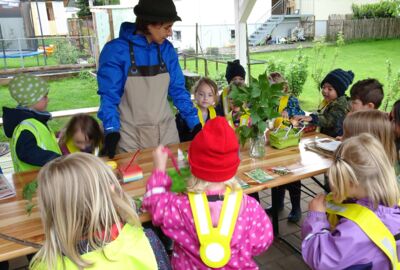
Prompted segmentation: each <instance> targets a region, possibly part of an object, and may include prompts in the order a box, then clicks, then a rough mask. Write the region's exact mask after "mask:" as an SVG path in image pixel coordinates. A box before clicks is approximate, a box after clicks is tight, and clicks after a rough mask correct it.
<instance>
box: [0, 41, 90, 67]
mask: <svg viewBox="0 0 400 270" xmlns="http://www.w3.org/2000/svg"><path fill="white" fill-rule="evenodd" d="M95 42H96V40H95V38H94V37H92V36H47V37H43V38H42V37H35V38H14V39H0V69H9V68H25V67H33V66H55V65H62V64H86V63H94V62H95V60H94V54H95V53H94V50H95ZM27 43H29V44H35V46H34V47H32V48H29V49H27V48H25V47H24V46H23V44H27Z"/></svg>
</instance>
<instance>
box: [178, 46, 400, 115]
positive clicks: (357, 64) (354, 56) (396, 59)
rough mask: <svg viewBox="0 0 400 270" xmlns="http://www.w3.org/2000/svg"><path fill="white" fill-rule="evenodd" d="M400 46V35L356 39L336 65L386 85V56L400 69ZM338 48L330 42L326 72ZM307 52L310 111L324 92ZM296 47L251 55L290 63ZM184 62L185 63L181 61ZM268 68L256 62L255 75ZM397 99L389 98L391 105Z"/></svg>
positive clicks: (305, 101) (305, 98)
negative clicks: (395, 37)
mask: <svg viewBox="0 0 400 270" xmlns="http://www.w3.org/2000/svg"><path fill="white" fill-rule="evenodd" d="M396 48H400V39H392V40H370V41H364V42H353V43H350V44H346V45H345V46H343V47H342V48H341V49H340V53H339V56H338V58H337V60H336V64H335V66H334V67H333V69H334V68H342V69H344V70H352V71H353V72H354V74H355V78H354V82H356V81H358V80H361V79H366V78H369V77H372V78H376V79H378V80H379V81H380V82H382V83H383V84H384V85H387V81H386V73H387V71H386V64H385V62H386V59H389V60H391V62H392V69H393V71H398V70H400V53H399V50H398V49H396ZM334 50H335V48H334V47H332V46H330V47H328V48H327V52H326V53H327V55H328V57H327V59H328V61H327V64H326V65H325V66H326V70H325V72H329V70H328V68H329V67H330V62H331V61H332V58H333V54H334ZM303 51H304V55H307V56H309V57H310V58H309V65H308V66H309V68H308V71H309V75H308V78H307V81H306V83H305V85H304V88H303V93H302V94H301V95H300V98H299V99H300V105H301V106H302V108H303V109H305V110H306V111H313V110H315V109H316V108H317V106H318V103H319V101H320V94H319V92H318V89H317V88H316V86H315V84H314V82H313V80H312V78H311V75H310V74H311V68H312V66H313V64H314V59H312V57H311V56H312V52H313V51H312V49H311V48H307V49H303ZM296 53H297V52H296V50H290V51H279V52H266V53H253V54H251V59H259V60H268V59H271V58H274V59H279V60H281V61H283V62H286V63H289V62H290V61H291V60H292V59H293V58H294V57H295V55H296ZM181 66H183V64H182V65H181ZM218 68H219V71H220V73H221V72H225V68H226V65H221V64H219V65H218ZM188 69H189V70H192V71H194V70H195V67H194V61H190V62H189V61H188ZM208 69H209V72H210V76H211V77H215V76H217V77H218V76H220V75H218V73H217V72H216V70H215V64H214V63H212V64H209V67H208ZM264 71H265V65H252V67H251V73H252V76H258V75H259V74H261V73H263V72H264ZM199 72H200V73H202V72H203V74H204V63H203V61H199ZM392 103H393V102H389V104H390V105H391V104H392Z"/></svg>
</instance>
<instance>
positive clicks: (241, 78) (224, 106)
mask: <svg viewBox="0 0 400 270" xmlns="http://www.w3.org/2000/svg"><path fill="white" fill-rule="evenodd" d="M225 78H226V81H227V82H228V86H227V87H225V88H224V89H223V90H222V93H221V96H220V99H219V102H218V105H217V106H216V107H215V109H216V110H217V113H218V115H225V116H227V115H228V114H229V112H230V111H231V108H230V105H229V99H228V94H229V90H230V86H229V85H231V84H232V83H234V84H235V85H244V82H245V79H246V70H245V69H244V67H243V66H242V65H241V64H240V61H239V59H236V60H233V61H232V62H228V65H227V66H226V72H225Z"/></svg>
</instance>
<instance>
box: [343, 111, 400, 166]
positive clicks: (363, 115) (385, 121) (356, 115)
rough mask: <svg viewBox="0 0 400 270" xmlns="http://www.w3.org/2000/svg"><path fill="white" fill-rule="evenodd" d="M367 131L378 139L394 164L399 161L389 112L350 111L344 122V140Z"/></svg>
mask: <svg viewBox="0 0 400 270" xmlns="http://www.w3.org/2000/svg"><path fill="white" fill-rule="evenodd" d="M363 132H367V133H369V134H371V135H372V136H374V137H375V138H376V139H378V140H379V141H380V142H381V144H382V145H383V148H384V149H385V152H386V154H387V156H388V158H389V161H390V163H391V164H392V166H393V165H394V164H395V163H396V162H397V154H396V145H395V134H394V127H393V125H392V123H391V122H390V120H389V116H388V114H387V113H384V112H381V111H378V110H366V111H357V112H353V113H349V114H348V115H347V116H346V118H345V119H344V122H343V140H345V139H347V138H350V137H353V136H356V135H359V134H361V133H363Z"/></svg>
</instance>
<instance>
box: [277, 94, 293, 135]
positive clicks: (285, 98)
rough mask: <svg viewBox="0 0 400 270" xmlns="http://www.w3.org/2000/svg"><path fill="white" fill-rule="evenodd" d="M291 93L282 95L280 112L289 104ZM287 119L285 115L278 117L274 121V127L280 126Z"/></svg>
mask: <svg viewBox="0 0 400 270" xmlns="http://www.w3.org/2000/svg"><path fill="white" fill-rule="evenodd" d="M289 97H290V96H289V95H285V96H281V98H280V100H279V107H278V112H279V113H280V114H281V113H282V112H283V110H284V109H285V108H286V107H287V104H288V102H289ZM283 120H285V119H284V118H283V117H281V116H280V117H277V118H276V119H275V122H274V128H278V127H279V125H280V124H281V123H282V122H283Z"/></svg>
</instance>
